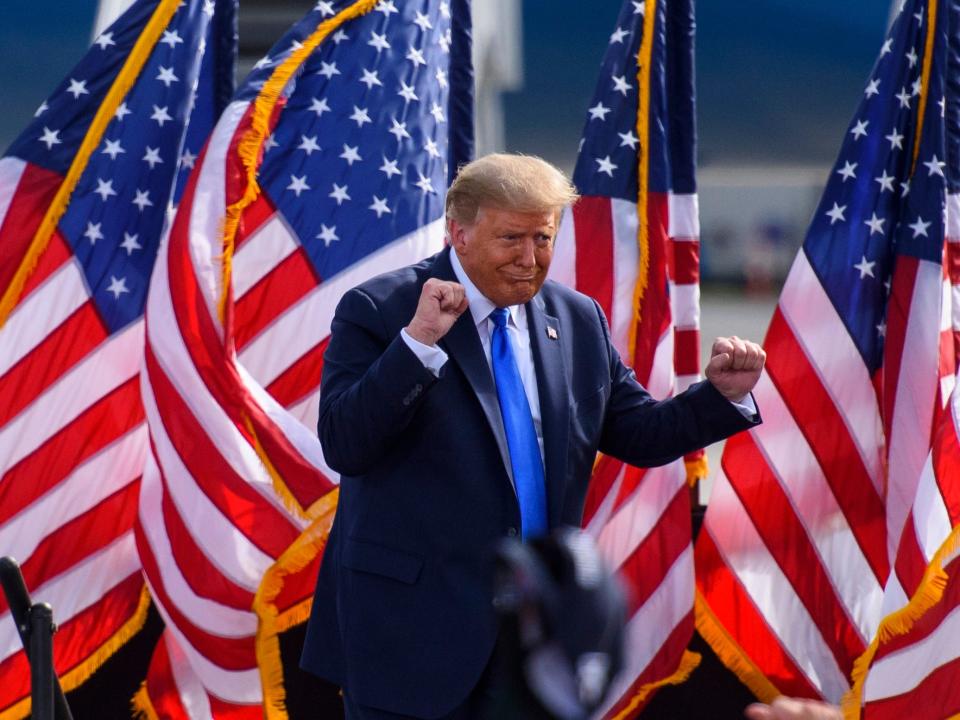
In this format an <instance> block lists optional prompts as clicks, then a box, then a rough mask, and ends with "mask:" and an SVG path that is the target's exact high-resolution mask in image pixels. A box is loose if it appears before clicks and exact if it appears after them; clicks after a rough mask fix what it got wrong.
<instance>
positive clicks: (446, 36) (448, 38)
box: [437, 28, 453, 53]
mask: <svg viewBox="0 0 960 720" xmlns="http://www.w3.org/2000/svg"><path fill="white" fill-rule="evenodd" d="M452 42H453V34H452V33H451V31H450V28H447V31H446V32H445V33H443V35H441V36H440V37H439V38H437V45H439V46H440V49H441V50H442V51H443V52H445V53H448V52H450V43H452Z"/></svg>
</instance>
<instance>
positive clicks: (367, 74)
mask: <svg viewBox="0 0 960 720" xmlns="http://www.w3.org/2000/svg"><path fill="white" fill-rule="evenodd" d="M360 82H362V83H363V84H365V85H366V86H367V90H371V89H372V88H373V86H374V85H383V83H382V82H380V78H379V77H377V71H376V70H367V69H364V71H363V77H362V78H360Z"/></svg>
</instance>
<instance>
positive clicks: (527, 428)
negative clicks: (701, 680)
mask: <svg viewBox="0 0 960 720" xmlns="http://www.w3.org/2000/svg"><path fill="white" fill-rule="evenodd" d="M508 314H509V313H508V311H507V309H506V308H496V309H495V310H494V311H493V312H491V313H490V319H491V320H493V323H494V328H493V334H492V335H491V337H490V356H491V361H492V363H491V364H492V365H493V379H494V381H495V382H496V383H497V396H498V397H499V399H500V414H501V415H502V416H503V427H504V429H505V430H506V433H507V447H508V448H509V450H510V465H511V466H512V468H513V482H514V485H515V486H516V488H517V499H518V500H519V501H520V522H521V533H522V535H523V538H524V539H525V540H526V539H528V538H533V537H537V536H538V535H545V534H546V532H547V493H546V488H545V487H544V482H543V460H542V459H541V457H540V445H539V444H538V443H537V430H536V428H535V427H534V426H533V415H532V414H531V413H530V403H529V402H527V394H526V393H525V392H524V390H523V381H522V380H521V379H520V370H519V369H518V368H517V360H516V358H515V357H514V354H513V345H512V344H511V342H510V336H509V335H508V334H507V316H508Z"/></svg>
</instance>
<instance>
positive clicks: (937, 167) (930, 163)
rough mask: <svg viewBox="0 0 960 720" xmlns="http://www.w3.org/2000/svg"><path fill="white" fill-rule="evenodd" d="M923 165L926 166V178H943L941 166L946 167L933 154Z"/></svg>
mask: <svg viewBox="0 0 960 720" xmlns="http://www.w3.org/2000/svg"><path fill="white" fill-rule="evenodd" d="M923 164H924V165H926V166H927V177H930V176H931V175H939V176H940V177H943V166H944V165H946V163H945V162H944V161H943V160H938V159H937V155H936V153H934V155H933V157H932V158H930V159H929V160H927V161H926V162H924V163H923Z"/></svg>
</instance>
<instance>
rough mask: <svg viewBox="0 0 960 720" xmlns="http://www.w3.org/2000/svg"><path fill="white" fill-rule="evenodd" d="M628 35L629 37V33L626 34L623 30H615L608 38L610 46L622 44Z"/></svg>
mask: <svg viewBox="0 0 960 720" xmlns="http://www.w3.org/2000/svg"><path fill="white" fill-rule="evenodd" d="M628 35H630V33H629V32H627V31H626V30H624V29H623V28H620V27H618V28H617V29H616V30H614V31H613V35H611V36H610V44H611V45H613V43H622V42H623V39H624V38H625V37H627V36H628Z"/></svg>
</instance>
